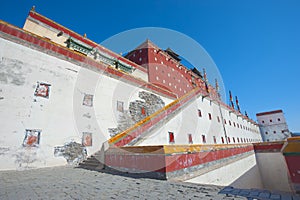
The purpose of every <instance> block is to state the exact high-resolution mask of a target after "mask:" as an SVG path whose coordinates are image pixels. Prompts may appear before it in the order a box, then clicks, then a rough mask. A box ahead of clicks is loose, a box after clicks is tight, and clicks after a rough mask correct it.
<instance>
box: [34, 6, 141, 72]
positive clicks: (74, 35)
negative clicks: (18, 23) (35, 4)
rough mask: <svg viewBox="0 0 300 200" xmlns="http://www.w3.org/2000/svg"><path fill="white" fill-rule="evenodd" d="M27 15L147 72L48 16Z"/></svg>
mask: <svg viewBox="0 0 300 200" xmlns="http://www.w3.org/2000/svg"><path fill="white" fill-rule="evenodd" d="M29 16H30V17H32V18H33V19H36V20H38V21H40V22H42V23H44V24H47V25H48V26H50V27H53V28H55V29H57V30H59V31H63V32H64V33H67V34H68V35H70V36H71V37H73V38H76V39H77V40H80V41H81V42H83V43H85V44H88V45H90V46H92V47H96V46H98V47H100V48H101V50H102V51H104V52H105V53H107V54H108V55H110V56H113V57H115V58H118V59H119V60H121V61H123V62H125V63H127V64H129V65H132V66H134V67H136V68H138V69H139V70H141V71H144V72H147V70H146V69H145V68H143V67H141V66H139V65H137V64H136V63H134V62H131V61H129V60H127V59H125V58H123V57H121V56H120V55H118V54H116V53H114V52H112V51H109V50H107V49H106V48H102V46H100V45H99V44H96V43H95V42H92V41H91V40H89V39H86V38H84V37H83V36H81V35H79V34H77V33H75V32H73V31H71V30H69V29H67V28H65V27H64V26H61V25H60V24H57V23H55V22H54V21H52V20H50V19H48V18H46V17H44V16H42V15H40V14H38V13H36V12H32V11H31V12H30V13H29Z"/></svg>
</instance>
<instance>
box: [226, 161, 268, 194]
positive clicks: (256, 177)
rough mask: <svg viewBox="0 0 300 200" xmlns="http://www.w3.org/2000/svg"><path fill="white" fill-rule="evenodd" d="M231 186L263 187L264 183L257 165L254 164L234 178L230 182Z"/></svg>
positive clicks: (242, 187)
mask: <svg viewBox="0 0 300 200" xmlns="http://www.w3.org/2000/svg"><path fill="white" fill-rule="evenodd" d="M230 186H232V187H236V188H241V189H249V188H256V189H264V185H263V182H262V179H261V176H260V171H259V168H258V166H257V165H254V166H253V167H252V168H250V169H249V170H248V171H246V172H245V173H244V174H243V175H242V176H240V177H239V178H238V179H236V180H235V181H234V182H233V183H231V184H230Z"/></svg>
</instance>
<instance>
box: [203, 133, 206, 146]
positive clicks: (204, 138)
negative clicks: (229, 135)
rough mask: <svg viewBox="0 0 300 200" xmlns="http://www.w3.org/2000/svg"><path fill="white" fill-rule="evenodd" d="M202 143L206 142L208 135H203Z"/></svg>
mask: <svg viewBox="0 0 300 200" xmlns="http://www.w3.org/2000/svg"><path fill="white" fill-rule="evenodd" d="M202 143H203V144H205V143H206V137H205V135H202Z"/></svg>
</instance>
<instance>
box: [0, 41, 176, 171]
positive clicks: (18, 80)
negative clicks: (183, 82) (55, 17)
mask: <svg viewBox="0 0 300 200" xmlns="http://www.w3.org/2000/svg"><path fill="white" fill-rule="evenodd" d="M0 65H1V67H0V97H1V98H0V108H1V109H0V119H1V120H0V127H1V129H0V136H1V137H0V163H1V164H0V170H5V169H16V168H17V169H23V168H31V167H44V166H56V165H63V164H66V160H65V159H64V158H62V157H55V156H54V147H56V146H63V145H64V144H65V143H67V142H70V141H76V142H78V143H81V140H82V134H83V132H89V133H92V137H93V146H91V147H87V150H88V154H92V153H94V152H95V151H97V150H99V149H100V147H101V145H102V142H104V141H106V140H107V139H108V138H109V134H108V131H107V129H108V128H113V127H116V126H117V124H116V121H117V114H116V101H117V100H121V101H124V102H125V109H128V105H129V101H132V100H136V99H138V92H139V91H143V89H142V88H140V87H138V86H134V85H131V84H129V83H128V82H126V83H125V82H123V80H117V79H114V78H111V77H108V76H106V75H103V74H101V73H99V72H96V71H92V70H89V69H86V68H82V67H80V66H77V65H75V64H72V63H69V62H67V61H63V60H60V59H58V58H56V57H53V56H49V55H47V54H44V53H42V52H39V51H36V50H32V49H30V48H27V47H24V46H22V45H19V44H16V43H13V42H10V41H7V40H4V39H2V38H0ZM37 82H44V83H48V84H51V86H50V95H49V98H43V97H37V96H34V91H35V89H36V85H37ZM85 94H91V95H94V96H93V97H94V98H93V106H91V107H90V106H85V105H83V98H84V95H85ZM162 99H163V100H164V101H165V102H166V103H170V102H171V100H170V99H168V98H165V97H162ZM25 129H40V130H41V136H40V144H39V147H23V146H22V144H23V140H24V137H25Z"/></svg>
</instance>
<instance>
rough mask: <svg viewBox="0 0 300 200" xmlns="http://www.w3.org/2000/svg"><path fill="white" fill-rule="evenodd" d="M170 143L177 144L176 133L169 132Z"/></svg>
mask: <svg viewBox="0 0 300 200" xmlns="http://www.w3.org/2000/svg"><path fill="white" fill-rule="evenodd" d="M169 143H170V144H174V143H175V138H174V133H173V132H169Z"/></svg>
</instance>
